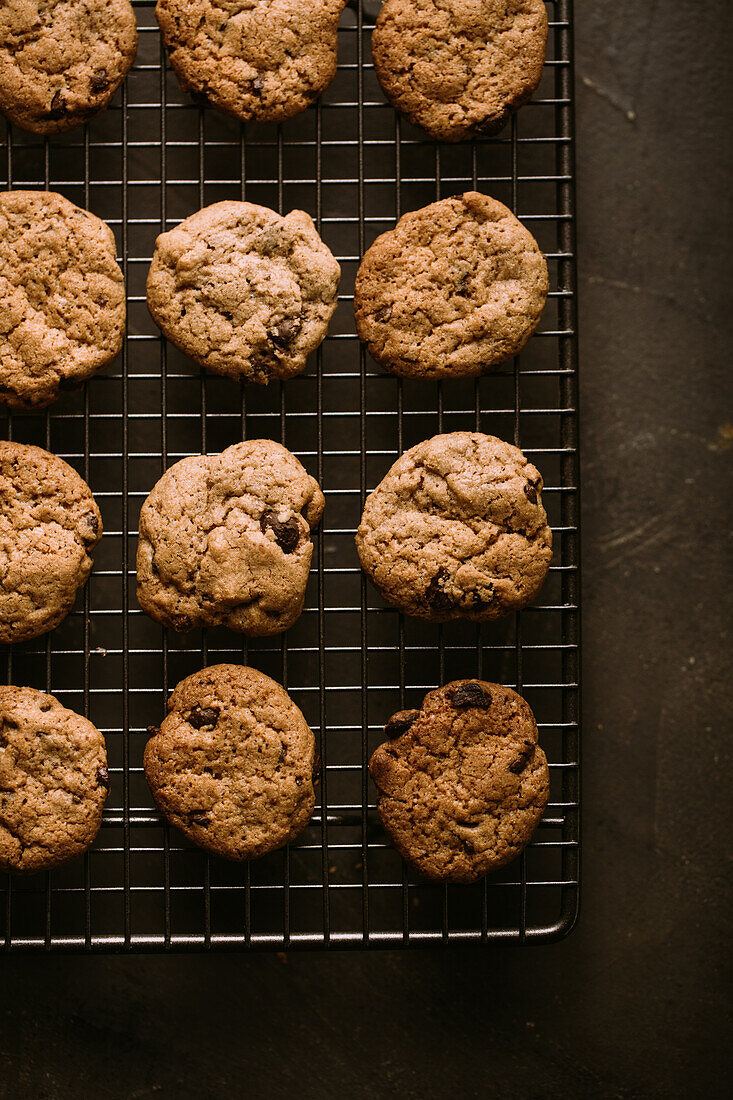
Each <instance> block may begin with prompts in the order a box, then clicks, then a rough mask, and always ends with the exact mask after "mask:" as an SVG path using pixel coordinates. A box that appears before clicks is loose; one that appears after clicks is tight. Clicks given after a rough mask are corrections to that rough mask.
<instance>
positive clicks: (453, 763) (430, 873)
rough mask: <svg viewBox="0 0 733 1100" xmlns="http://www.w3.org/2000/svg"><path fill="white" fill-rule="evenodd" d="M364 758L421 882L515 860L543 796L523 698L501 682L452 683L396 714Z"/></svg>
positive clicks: (544, 779)
mask: <svg viewBox="0 0 733 1100" xmlns="http://www.w3.org/2000/svg"><path fill="white" fill-rule="evenodd" d="M384 732H385V734H386V736H387V737H388V738H390V740H388V741H385V742H384V744H382V745H380V746H379V748H378V749H377V750H376V752H375V753H374V754H373V756H372V758H371V760H370V762H369V771H370V773H371V776H372V779H373V780H374V783H375V784H376V787H377V810H378V812H379V816H380V818H381V819H382V824H383V825H384V828H385V830H386V832H387V833H388V835H389V837H390V839H391V840H392V843H393V844H394V846H395V848H396V849H397V851H398V852H399V853H400V855H401V856H402V858H403V859H404V860H405V861H406V862H407V863H409V864H410V865H411V866H412V867H414V868H415V870H416V871H417V872H418V873H419V874H421V875H423V876H424V877H425V878H428V879H432V880H433V881H436V882H457V883H470V882H476V881H477V879H480V878H483V876H484V875H486V874H487V873H488V872H489V871H493V870H496V868H498V867H503V866H504V864H506V863H509V862H510V861H511V860H513V859H515V858H516V856H518V855H519V853H520V852H521V851H522V849H523V848H524V847H525V846H526V845H527V844H528V843H529V841H530V840H531V838H532V834H533V833H534V831H535V829H536V828H537V826H538V825H539V823H540V821H541V819H542V814H543V813H544V810H545V807H546V805H547V800H548V798H549V793H550V776H549V771H548V767H547V759H546V757H545V754H544V752H543V751H542V749H541V748H540V747H539V745H538V744H537V724H536V722H535V719H534V715H533V714H532V711H531V710H530V707H529V705H528V704H527V702H526V701H525V700H524V699H523V698H522V697H521V695H517V693H516V692H515V691H512V690H511V689H510V688H507V687H502V686H501V685H500V684H489V683H485V682H484V681H483V680H454V681H453V682H452V683H450V684H446V685H445V687H442V688H439V689H438V690H437V691H431V692H430V693H429V694H428V695H426V696H425V698H424V699H423V702H422V706H421V707H420V709H419V710H409V711H400V712H399V713H398V714H395V715H393V716H392V718H390V720H389V722H388V723H387V725H386V726H385V728H384Z"/></svg>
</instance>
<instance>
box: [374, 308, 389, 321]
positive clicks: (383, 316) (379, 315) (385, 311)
mask: <svg viewBox="0 0 733 1100" xmlns="http://www.w3.org/2000/svg"><path fill="white" fill-rule="evenodd" d="M391 316H392V306H382V308H381V309H378V310H377V312H376V313H375V314H374V320H375V321H377V322H378V323H379V324H380V325H386V323H387V321H389V319H390V317H391Z"/></svg>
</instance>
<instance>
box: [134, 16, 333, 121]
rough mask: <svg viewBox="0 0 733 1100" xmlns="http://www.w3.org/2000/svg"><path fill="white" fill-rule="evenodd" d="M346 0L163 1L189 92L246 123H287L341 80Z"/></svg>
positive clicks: (164, 26)
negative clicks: (341, 37)
mask: <svg viewBox="0 0 733 1100" xmlns="http://www.w3.org/2000/svg"><path fill="white" fill-rule="evenodd" d="M345 7H346V0H236V3H232V2H230V0H158V3H157V6H156V9H155V14H156V16H157V18H158V22H159V23H160V29H161V31H162V33H163V41H164V42H165V45H166V48H167V50H168V55H169V57H170V62H171V65H172V66H173V69H174V70H175V73H176V76H177V77H178V79H179V80H180V82H181V87H182V88H184V90H186V91H190V92H193V93H195V94H196V96H197V98H199V99H201V100H203V102H204V103H206V104H210V105H211V106H212V107H216V108H218V110H220V111H225V112H226V113H227V114H229V115H234V116H235V118H240V119H242V121H244V122H246V121H248V120H249V119H255V120H256V121H259V122H283V121H284V120H285V119H288V118H292V117H293V115H297V114H298V113H299V112H300V111H303V110H305V108H306V107H307V106H308V105H309V104H310V103H313V101H314V100H315V99H317V98H318V96H319V95H320V94H321V92H322V91H323V90H324V88H327V87H328V85H329V84H330V83H331V81H332V80H333V78H334V76H335V75H336V47H337V30H338V23H339V19H340V18H341V13H342V11H343V10H344V8H345Z"/></svg>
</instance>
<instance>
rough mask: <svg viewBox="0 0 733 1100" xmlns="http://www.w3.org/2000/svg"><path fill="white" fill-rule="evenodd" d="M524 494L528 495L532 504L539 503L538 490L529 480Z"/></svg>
mask: <svg viewBox="0 0 733 1100" xmlns="http://www.w3.org/2000/svg"><path fill="white" fill-rule="evenodd" d="M524 495H525V496H526V498H527V500H528V501H529V503H530V504H536V503H537V490H536V489H535V487H534V485H530V484H529V482H527V484H526V485H525V486H524Z"/></svg>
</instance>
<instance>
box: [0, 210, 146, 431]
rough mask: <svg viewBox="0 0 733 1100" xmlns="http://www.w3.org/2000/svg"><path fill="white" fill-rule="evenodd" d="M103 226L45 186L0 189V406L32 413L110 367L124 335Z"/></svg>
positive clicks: (118, 284)
mask: <svg viewBox="0 0 733 1100" xmlns="http://www.w3.org/2000/svg"><path fill="white" fill-rule="evenodd" d="M116 255H117V249H116V246H115V239H114V236H113V234H112V230H111V229H110V228H109V226H108V225H106V224H105V223H104V222H103V221H100V219H99V218H97V217H95V216H94V214H90V213H89V211H88V210H81V209H80V208H79V207H78V206H74V204H73V203H71V202H69V201H68V199H65V198H64V197H63V195H57V194H55V193H54V192H53V191H4V192H2V193H1V194H0V405H5V406H7V407H8V408H11V409H37V408H42V407H43V406H45V405H49V404H50V403H51V402H52V401H55V400H56V398H57V397H58V396H59V393H60V391H61V390H65V389H73V388H74V387H76V386H80V385H81V384H82V382H85V381H86V379H87V378H90V377H91V376H92V375H93V374H94V373H95V372H96V371H98V370H100V368H101V367H104V366H106V365H107V364H108V363H110V362H111V361H112V360H113V359H114V357H115V356H116V355H117V353H118V352H119V351H120V349H121V347H122V340H123V337H124V332H125V286H124V281H123V278H122V272H121V271H120V269H119V267H118V265H117V261H116V259H115V257H116Z"/></svg>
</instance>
